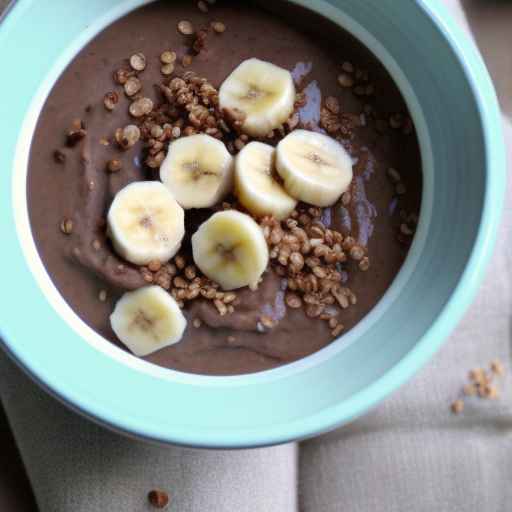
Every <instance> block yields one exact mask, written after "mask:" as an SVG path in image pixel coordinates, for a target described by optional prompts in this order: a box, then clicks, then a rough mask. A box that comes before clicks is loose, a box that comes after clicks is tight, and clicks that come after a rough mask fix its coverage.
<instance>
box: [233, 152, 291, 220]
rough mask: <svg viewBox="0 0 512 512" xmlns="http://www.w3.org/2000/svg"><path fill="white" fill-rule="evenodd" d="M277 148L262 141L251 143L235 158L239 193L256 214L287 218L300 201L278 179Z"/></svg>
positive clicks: (243, 203) (242, 200) (242, 202)
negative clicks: (275, 167)
mask: <svg viewBox="0 0 512 512" xmlns="http://www.w3.org/2000/svg"><path fill="white" fill-rule="evenodd" d="M274 157H275V149H274V148H273V147H272V146H269V145H268V144H263V143H262V142H250V143H249V144H247V145H246V146H244V148H243V149H242V150H241V151H240V152H239V153H238V155H237V156H236V158H235V195H236V196H237V197H238V199H239V201H240V203H241V204H242V205H243V206H244V207H245V208H246V209H247V210H248V211H249V212H250V213H252V214H253V215H254V216H256V217H263V216H264V215H273V216H274V217H275V218H276V219H279V220H281V219H285V218H286V217H288V216H289V215H290V213H291V212H292V211H293V209H294V208H295V206H296V205H297V201H296V200H295V199H294V198H293V197H291V196H290V195H289V194H288V193H287V192H286V190H285V189H284V188H283V186H282V185H281V184H280V183H279V182H278V181H277V180H276V179H275V177H274V175H273V173H274Z"/></svg>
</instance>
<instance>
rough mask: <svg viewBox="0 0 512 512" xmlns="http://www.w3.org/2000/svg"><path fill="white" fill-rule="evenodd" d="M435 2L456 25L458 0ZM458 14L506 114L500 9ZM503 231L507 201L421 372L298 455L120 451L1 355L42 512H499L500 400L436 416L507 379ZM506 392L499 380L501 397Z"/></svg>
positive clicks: (507, 453)
mask: <svg viewBox="0 0 512 512" xmlns="http://www.w3.org/2000/svg"><path fill="white" fill-rule="evenodd" d="M403 1H409V0H403ZM1 2H2V0H0V4H1ZM445 2H446V3H447V4H448V5H449V6H450V8H451V9H452V10H453V13H454V15H455V16H457V18H458V19H459V20H460V21H461V23H463V24H464V26H467V23H466V21H465V19H464V14H463V11H462V10H461V6H460V5H459V2H458V1H457V0H445ZM463 8H464V9H466V10H467V13H468V15H467V20H468V21H469V25H470V27H471V29H472V31H473V33H474V35H475V38H476V40H477V43H478V44H479V45H480V47H481V48H482V50H483V53H484V56H485V58H486V59H487V61H488V65H489V67H490V70H491V72H492V74H493V76H494V78H495V80H496V81H497V86H498V90H499V93H500V100H501V102H502V106H503V108H504V111H505V114H509V113H510V112H511V110H512V108H511V107H512V101H511V100H510V99H509V98H511V97H512V96H509V94H510V93H512V83H511V81H512V72H511V69H510V68H511V67H512V59H511V58H510V48H511V47H512V45H511V43H512V41H511V37H510V29H509V27H510V26H512V25H511V24H512V6H511V5H509V4H508V3H506V2H500V3H490V2H486V1H484V0H481V1H477V0H473V1H468V0H466V1H464V2H463ZM505 125H506V133H507V137H508V140H510V141H512V129H511V127H510V125H509V124H508V121H506V120H505ZM508 197H509V198H512V196H511V194H510V193H509V194H508ZM511 227H512V199H510V200H507V207H506V212H505V217H504V221H503V226H502V229H501V231H500V237H499V242H498V247H497V251H496V254H495V256H494V259H493V261H492V264H491V266H490V269H489V271H488V273H487V277H486V280H485V282H484V285H483V287H482V289H481V292H480V294H479V297H478V299H477V300H476V302H475V304H474V305H473V306H472V308H471V309H470V311H469V313H468V314H467V315H466V318H465V319H464V321H463V322H462V324H461V325H460V326H459V328H458V329H457V331H456V332H455V334H454V335H453V336H452V337H451V339H450V340H449V341H448V342H447V343H446V345H445V346H444V347H443V349H442V350H441V351H440V352H439V353H438V354H437V355H436V357H435V358H434V359H433V361H432V362H431V363H430V364H429V365H428V366H427V367H426V368H425V369H424V370H423V371H421V372H420V373H419V374H418V376H416V377H415V378H414V379H413V381H412V382H410V383H408V384H407V385H405V386H404V387H403V388H402V389H401V390H400V391H399V392H397V393H396V394H395V395H394V396H393V397H391V398H389V399H388V400H387V401H386V402H385V403H383V404H382V405H381V406H379V407H378V408H377V409H376V410H375V411H374V412H372V413H371V414H369V415H367V416H366V417H364V418H362V419H360V420H358V421H356V422H355V423H353V424H352V425H350V426H347V427H345V428H343V429H340V430H338V431H336V432H334V433H331V434H328V435H325V436H322V437H319V438H317V439H315V440H312V441H308V442H306V443H303V444H302V445H301V447H300V450H299V451H298V449H297V446H296V445H295V444H289V445H285V446H281V447H276V448H268V449H260V450H244V451H235V452H228V451H224V452H219V451H200V450H189V449H182V448H176V447H158V446H154V445H150V444H147V443H142V442H138V441H133V440H129V439H126V438H124V437H121V436H118V435H116V434H113V433H111V432H109V431H106V430H104V429H103V428H101V427H98V426H96V425H93V424H92V423H90V422H89V421H87V420H84V419H82V418H80V417H78V416H76V415H75V414H74V413H72V412H70V411H68V410H67V409H66V408H65V407H64V406H62V405H61V404H59V403H57V402H56V401H55V400H54V399H53V398H50V397H48V396H47V395H46V394H45V393H43V392H42V391H41V390H39V389H38V388H37V387H36V386H35V385H34V384H33V383H31V382H30V381H29V380H28V379H27V378H26V377H25V376H24V375H22V374H21V373H20V372H19V370H17V369H16V368H15V367H14V366H13V365H12V363H10V362H9V361H8V360H7V359H6V358H5V356H3V355H2V354H0V375H1V376H2V377H1V383H0V396H1V398H2V402H3V404H4V406H5V408H6V410H7V412H8V415H9V419H10V421H11V424H12V426H13V429H14V433H15V436H16V439H17V442H18V445H19V447H20V450H21V453H22V456H23V459H24V461H25V464H26V466H27V469H28V473H29V476H30V479H31V482H32V485H33V488H34V492H35V495H36V498H37V501H38V504H39V507H40V510H41V512H69V511H73V512H100V511H101V512H103V511H106V510H113V511H121V510H122V511H127V512H128V511H129V512H132V511H143V510H150V509H149V506H148V505H147V503H146V500H145V495H146V493H147V491H148V490H150V489H151V488H153V487H158V488H162V489H166V490H168V491H169V492H170V493H171V495H172V506H171V507H169V510H175V511H179V512H204V511H215V512H228V511H229V512H232V511H237V512H244V511H247V512H296V511H298V510H300V511H303V512H338V511H344V512H356V511H357V512H363V511H364V512H371V511H379V512H382V511H386V512H394V511H397V512H401V511H408V512H409V511H419V512H423V511H428V512H431V511H432V510H439V511H443V512H444V511H450V512H457V511H473V510H485V511H486V512H508V511H510V510H511V509H512V506H511V505H510V503H511V502H512V486H510V484H509V479H510V474H512V457H511V450H512V430H511V427H512V401H511V398H510V392H507V393H506V395H505V396H503V397H502V398H501V399H500V400H499V401H482V400H480V401H479V400H476V399H475V400H473V401H472V402H471V403H468V404H467V406H466V409H465V411H464V413H463V414H462V415H460V416H456V417H455V416H453V415H451V413H450V411H449V405H450V402H451V401H452V400H453V399H454V398H456V397H457V395H458V392H459V389H460V387H461V386H462V384H463V383H464V380H465V377H466V372H467V370H468V369H469V368H472V367H474V366H480V365H481V364H484V363H486V362H488V361H489V360H490V359H492V358H494V357H499V358H501V360H502V361H504V362H505V363H506V366H507V369H509V368H510V365H509V361H510V329H511V327H510V320H509V314H510V309H511V308H510V306H511V304H512V279H511V275H510V274H511V271H510V270H509V269H510V268H512V267H511V263H512V261H511V260H512V246H511V245H510V243H509V242H510V240H508V237H509V233H510V231H511ZM511 384H512V382H511V379H510V377H507V378H506V379H505V382H504V383H503V386H504V387H505V388H506V389H512V388H511ZM507 386H508V388H507ZM297 458H298V460H297ZM0 471H1V469H0Z"/></svg>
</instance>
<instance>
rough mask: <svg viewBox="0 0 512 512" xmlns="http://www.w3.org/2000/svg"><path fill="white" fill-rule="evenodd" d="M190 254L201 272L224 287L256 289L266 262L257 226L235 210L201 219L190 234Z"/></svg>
mask: <svg viewBox="0 0 512 512" xmlns="http://www.w3.org/2000/svg"><path fill="white" fill-rule="evenodd" d="M192 253H193V257H194V261H195V263H196V265H197V266H198V267H199V268H200V269H201V271H202V272H203V274H205V275H206V276H208V277H209V278H210V279H212V280H213V281H215V282H217V283H219V284H220V286H221V287H222V289H224V290H234V289H236V288H241V287H242V286H249V287H250V288H251V289H253V290H254V289H256V288H257V286H258V280H259V278H260V277H261V274H263V271H264V270H265V269H266V268H267V264H268V248H267V243H266V242H265V237H264V236H263V232H262V231H261V228H260V227H259V226H258V224H256V222H255V221H254V220H253V219H252V217H249V215H246V214H245V213H241V212H238V211H236V210H226V211H223V212H218V213H215V214H214V215H212V216H211V217H210V218H209V219H208V220H207V221H205V222H203V223H202V224H201V225H200V226H199V229H198V230H197V231H196V232H195V233H194V235H193V236H192Z"/></svg>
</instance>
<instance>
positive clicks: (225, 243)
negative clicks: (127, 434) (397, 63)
mask: <svg viewBox="0 0 512 512" xmlns="http://www.w3.org/2000/svg"><path fill="white" fill-rule="evenodd" d="M295 12H297V13H299V15H300V13H301V12H302V11H301V9H300V8H299V7H296V11H295ZM294 16H295V15H294ZM294 16H288V17H285V18H283V19H282V20H281V19H278V18H274V17H273V16H272V15H270V14H267V13H265V12H264V11H260V10H258V9H257V8H254V7H251V6H248V5H246V4H240V5H236V6H235V5H234V4H224V3H223V2H217V3H215V2H213V1H204V0H201V1H197V0H196V1H195V2H190V3H187V4H180V7H179V8H178V5H177V4H176V5H175V4H174V3H172V2H171V3H168V2H167V3H166V2H155V3H153V4H151V5H149V6H146V7H143V8H141V9H140V10H138V11H135V12H134V13H132V14H130V15H129V16H128V17H127V18H125V19H123V20H120V21H119V22H116V24H114V25H113V26H112V27H109V28H107V29H106V31H105V32H104V33H103V34H102V35H100V37H99V38H97V39H95V40H94V41H92V42H91V43H90V45H89V46H88V47H87V48H86V49H84V51H83V52H81V53H80V55H79V56H78V57H77V59H76V61H75V62H73V63H72V64H71V66H70V67H69V69H68V70H66V71H65V73H64V77H63V80H62V81H60V82H59V83H58V84H57V85H56V86H55V88H54V90H53V91H52V93H51V94H50V97H49V100H48V103H47V106H45V108H44V109H43V112H42V115H41V119H40V121H39V125H38V128H37V130H36V134H35V138H34V142H33V145H32V147H33V149H32V156H31V162H30V170H29V206H30V216H31V223H32V226H33V231H34V234H35V238H36V242H37V244H38V248H39V250H40V252H41V257H42V259H43V262H44V263H45V265H46V267H47V269H48V272H49V273H50V275H51V276H52V278H53V279H54V281H55V283H56V285H57V287H58V288H59V290H60V291H61V292H62V294H63V296H64V298H65V299H66V300H67V301H68V302H69V304H70V306H71V307H72V308H73V309H74V310H75V311H76V312H77V313H78V314H79V315H80V316H81V317H82V318H83V319H84V321H86V322H87V323H88V324H89V325H91V326H92V327H93V328H94V329H95V330H96V331H97V332H99V333H100V334H101V335H103V336H105V337H106V338H108V339H110V340H111V341H113V342H114V343H118V344H119V343H121V344H122V346H125V347H127V348H128V349H129V350H130V351H132V352H133V353H134V354H136V355H138V356H139V357H143V358H145V359H147V360H149V361H151V362H154V363H156V364H160V365H163V366H166V367H169V368H175V369H179V370H183V371H191V372H199V373H214V374H215V373H218V374H224V373H228V374H230V373H243V372H250V371H257V370H261V369H267V368H272V367H275V366H278V365H280V364H285V363H288V362H292V361H295V360H297V359H299V358H301V357H305V356H307V355H309V354H311V353H313V352H315V351H317V350H320V349H321V348H322V347H324V346H326V345H327V344H329V343H330V342H332V341H333V340H334V339H336V338H338V337H340V336H341V339H343V335H344V333H345V332H346V331H348V330H349V329H351V328H352V327H353V326H354V325H355V324H356V323H357V322H358V321H359V320H360V319H361V318H362V317H363V316H364V315H365V314H366V313H367V312H368V311H369V310H370V309H371V308H372V307H373V306H374V305H375V304H376V302H377V301H378V300H379V298H380V297H381V296H382V294H383V293H384V292H385V290H386V288H387V287H388V286H389V284H390V283H391V281H392V279H393V277H394V275H395V274H396V272H397V271H398V270H399V268H400V265H401V263H402V261H403V259H404V258H405V255H406V254H407V250H408V248H409V246H410V244H411V242H412V240H413V238H414V233H415V231H416V228H417V225H418V223H419V218H418V210H419V200H420V192H421V176H420V159H419V152H418V147H417V143H416V137H415V133H414V126H413V123H412V120H411V119H410V117H409V115H408V112H407V109H406V107H405V104H404V102H403V101H402V99H401V97H400V95H399V92H398V90H397V89H396V87H395V86H394V85H393V84H392V82H391V79H390V78H389V77H388V76H387V75H386V72H385V70H384V69H383V68H382V67H381V66H380V64H379V63H377V62H376V61H375V59H374V58H373V57H372V56H371V55H370V54H368V52H366V50H365V49H364V48H362V47H359V46H357V43H356V42H354V41H352V39H350V38H349V37H348V36H346V35H344V34H343V33H341V34H340V41H343V44H340V46H339V47H336V48H333V47H329V48H328V49H326V48H324V47H323V46H322V43H321V39H322V38H321V37H320V38H312V37H310V36H307V35H303V34H302V33H301V32H300V30H296V29H295V28H293V27H290V25H291V24H292V23H294V19H295V18H294ZM308 16H309V18H307V19H308V24H309V25H310V26H311V27H313V28H314V27H318V26H321V23H320V21H321V20H319V19H317V18H316V15H312V14H311V13H309V12H308ZM169 19H171V20H174V22H172V23H174V25H173V26H169ZM304 19H306V18H304ZM173 27H174V28H173ZM134 33H136V34H138V35H140V38H139V37H136V38H134V37H133V34H134ZM276 34H279V37H278V38H276V37H274V36H275V35H276ZM262 35H264V37H262ZM344 38H346V39H344ZM248 61H249V64H248V66H249V68H252V69H256V67H257V66H260V67H259V68H258V69H260V70H261V69H265V70H266V71H265V72H268V73H270V75H269V76H272V77H273V79H272V80H271V81H269V82H268V83H267V84H265V83H263V82H259V79H258V77H261V76H263V75H264V74H265V73H263V72H261V71H260V72H258V73H256V74H255V75H254V76H255V77H256V78H254V79H252V80H249V79H246V78H244V77H245V76H246V75H244V72H242V73H241V74H240V75H239V76H238V77H237V76H236V73H234V72H235V70H236V69H237V67H238V66H239V65H241V64H242V63H246V65H247V62H248ZM249 68H248V69H249ZM84 70H87V73H88V76H89V77H91V80H84V79H83V77H84V75H83V73H84ZM237 80H238V81H237ZM269 84H271V85H269ZM93 85H94V86H93ZM235 85H236V87H235ZM272 87H274V89H272ZM237 88H238V89H237ZM236 91H242V92H239V94H238V96H237V93H236ZM276 98H280V100H279V107H276V108H275V109H270V108H269V107H268V105H270V104H272V102H275V101H276ZM265 101H268V102H269V103H268V105H267V106H266V107H265V106H264V104H265ZM48 105H49V106H48ZM276 105H277V103H276ZM265 108H267V111H266V114H265V115H263V114H261V112H260V110H259V109H265ZM301 131H303V132H304V131H305V132H306V133H305V134H303V135H304V137H305V138H303V139H300V137H298V136H297V134H298V133H300V132H301ZM196 137H197V138H196ZM294 137H297V139H294ZM322 137H327V138H328V139H329V140H330V142H329V148H330V151H331V152H329V151H324V150H320V149H318V147H317V146H315V144H317V143H318V141H320V140H325V139H322ZM285 139H286V141H288V142H289V141H291V140H302V141H304V143H303V144H300V143H298V142H295V144H290V145H289V146H286V145H285V144H281V142H282V141H284V140H285ZM187 140H193V141H194V144H193V145H192V146H191V145H190V144H189V145H188V146H187V144H184V142H185V141H187ZM309 144H311V146H309ZM258 145H259V146H258ZM187 147H188V149H185V148H187ZM255 148H256V149H258V151H255ZM284 148H287V150H285V149H284ZM286 151H288V152H286ZM333 154H334V155H336V157H335V158H334V159H332V160H331V159H330V157H332V155H333ZM173 155H177V156H174V157H173ZM248 155H249V157H248ZM265 155H267V156H268V160H265V158H267V156H265ZM339 155H342V157H340V158H338V156H339ZM297 162H302V163H301V164H300V165H298V164H297ZM315 166H316V167H315ZM306 169H309V171H307V170H306ZM308 172H310V173H311V176H312V178H313V179H312V182H311V183H310V184H309V185H307V183H308V182H307V176H308ZM258 173H259V174H258ZM323 173H326V174H325V175H328V176H331V177H332V180H331V178H329V179H327V180H326V179H325V178H324V179H323V180H322V179H321V178H320V176H321V175H323ZM329 173H332V174H329ZM340 177H342V178H343V179H340ZM345 178H346V179H345ZM152 183H155V184H156V183H157V184H159V185H160V186H159V190H158V193H153V192H151V193H150V192H147V195H144V194H146V192H144V190H146V187H145V184H152ZM48 184H50V185H51V186H50V187H49V186H48ZM132 185H134V186H136V187H138V188H137V190H140V191H141V192H140V194H141V195H139V196H137V194H135V196H134V197H135V199H131V200H126V201H125V203H124V205H125V206H124V208H122V209H121V210H122V213H121V214H119V213H118V214H117V216H116V215H114V213H113V211H114V209H113V206H112V205H113V204H114V203H115V202H116V201H117V202H119V201H120V199H119V198H120V197H121V196H122V193H123V192H124V191H126V190H127V189H128V188H129V187H131V186H132ZM141 185H142V186H141ZM325 185H326V186H325ZM131 190H134V189H131ZM148 190H149V189H148ZM118 200H119V201H118ZM317 203H318V204H317ZM111 210H112V211H111ZM219 214H225V215H224V216H221V217H220V218H221V220H222V222H226V224H225V226H226V227H225V228H224V229H223V230H220V231H218V232H217V231H215V229H214V228H213V227H212V228H210V229H209V230H206V228H205V227H204V226H205V225H206V224H207V223H208V222H210V221H211V220H212V219H213V218H214V217H215V216H216V215H219ZM180 216H182V217H180ZM215 218H217V217H215ZM219 222H221V221H219ZM49 225H51V226H52V228H51V229H50V228H49V227H48V226H49ZM126 226H131V227H130V228H127V227H126ZM52 229H53V232H52ZM176 230H182V231H179V233H178V231H176ZM133 233H136V236H135V235H134V236H132V235H133ZM177 233H178V234H177ZM183 233H184V234H183ZM228 234H229V236H227V235H228ZM139 236H140V237H141V238H137V237H139ZM244 237H246V238H244ZM134 240H139V242H134ZM140 240H144V242H141V241H140ZM248 240H249V241H250V243H249V242H248ZM161 249H163V250H164V254H165V256H161V254H162V253H160V252H158V251H160V250H161ZM244 251H245V252H244ZM208 255H209V256H208ZM215 258H219V260H218V261H219V264H218V265H217V267H216V265H215V264H214V263H215V261H216V260H215ZM237 265H239V267H240V268H238V267H237ZM226 268H229V269H230V270H229V272H228V271H227V270H226ZM230 272H231V274H230ZM239 274H240V275H243V276H245V277H244V279H245V280H244V279H243V280H242V281H240V280H237V279H235V277H237V276H238V275H239ZM233 283H234V284H233ZM127 304H131V305H132V306H137V308H135V309H134V310H135V311H138V312H139V313H138V315H135V316H134V317H133V327H132V329H130V330H129V331H128V332H127V331H126V330H124V329H123V323H122V322H120V321H119V322H116V319H117V320H119V319H122V318H123V315H126V314H129V313H127V311H128V310H129V309H130V308H128V309H126V310H123V307H124V306H126V305H127ZM151 304H152V305H153V306H151ZM123 305H124V306H123ZM155 311H160V312H163V313H162V314H163V316H164V317H165V318H167V319H168V320H169V322H167V323H166V322H163V323H159V322H160V321H161V320H160V318H161V317H159V316H158V315H156V316H155V315H154V313H155ZM150 332H153V333H154V335H155V337H154V339H153V342H154V346H153V348H152V349H151V350H150V351H148V350H147V347H148V344H146V345H145V346H144V343H142V341H143V340H144V339H147V338H148V333H150ZM162 333H164V334H163V335H162ZM132 335H133V336H132ZM493 368H494V370H492V372H493V373H492V374H493V375H496V376H497V375H498V373H499V372H500V371H502V368H501V367H500V365H499V364H497V363H496V364H495V365H494V366H493ZM480 380H482V379H480ZM484 380H485V379H483V380H482V382H483V381H484ZM488 380H489V379H488ZM494 384H495V382H494V381H492V382H486V383H484V382H483V383H482V384H477V382H476V381H475V382H473V381H472V382H470V383H468V384H467V386H466V388H465V393H466V395H467V396H468V397H469V396H472V395H474V396H475V397H476V396H479V395H480V394H487V396H488V397H492V396H494V395H495V394H496V393H497V388H496V390H494V389H493V387H492V386H493V385H494ZM466 395H464V396H463V397H460V398H459V399H460V400H462V401H463V402H464V401H466V398H465V397H466ZM463 405H464V403H463V404H462V406H463ZM460 407H461V406H460V405H459V404H458V405H456V406H454V410H455V409H456V410H457V411H459V412H461V410H460ZM155 499H156V498H155Z"/></svg>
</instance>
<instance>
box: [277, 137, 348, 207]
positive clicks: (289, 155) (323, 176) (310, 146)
mask: <svg viewBox="0 0 512 512" xmlns="http://www.w3.org/2000/svg"><path fill="white" fill-rule="evenodd" d="M276 170H277V172H278V173H279V175H280V176H281V178H283V182H284V188H285V189H286V191H287V192H288V193H289V194H290V195H291V196H293V197H295V198H297V199H300V200H301V201H304V202H305V203H309V204H313V205H315V206H330V205H332V204H334V203H335V202H336V201H337V200H338V198H339V197H340V196H341V194H343V192H345V191H346V190H347V189H348V187H349V185H350V182H351V181H352V160H351V158H350V155H349V154H348V153H347V152H346V151H345V148H344V147H343V146H342V145H341V144H339V143H338V142H337V141H335V140H334V139H331V137H328V136H327V135H323V134H322V133H317V132H311V131H308V130H295V131H293V132H291V133H290V134H288V135H287V136H286V137H285V138H284V139H282V140H281V141H280V142H279V144H278V145H277V148H276Z"/></svg>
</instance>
